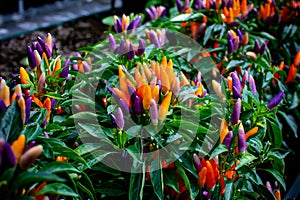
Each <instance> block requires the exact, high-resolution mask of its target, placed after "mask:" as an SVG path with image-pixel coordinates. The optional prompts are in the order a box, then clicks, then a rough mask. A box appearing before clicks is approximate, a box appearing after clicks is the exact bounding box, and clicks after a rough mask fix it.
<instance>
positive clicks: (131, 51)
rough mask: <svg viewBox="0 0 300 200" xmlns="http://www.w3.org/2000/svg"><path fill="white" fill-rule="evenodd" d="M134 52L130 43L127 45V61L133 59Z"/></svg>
mask: <svg viewBox="0 0 300 200" xmlns="http://www.w3.org/2000/svg"><path fill="white" fill-rule="evenodd" d="M134 55H135V51H134V46H133V44H132V43H130V44H129V51H128V52H127V57H128V60H132V59H133V58H134Z"/></svg>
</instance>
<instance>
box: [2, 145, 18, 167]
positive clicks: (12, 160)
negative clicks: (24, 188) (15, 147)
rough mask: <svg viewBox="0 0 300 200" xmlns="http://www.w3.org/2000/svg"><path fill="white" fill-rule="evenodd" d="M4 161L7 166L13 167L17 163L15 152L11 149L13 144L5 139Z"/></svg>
mask: <svg viewBox="0 0 300 200" xmlns="http://www.w3.org/2000/svg"><path fill="white" fill-rule="evenodd" d="M2 156H3V157H2V161H3V163H5V165H6V167H8V168H11V167H13V166H15V164H16V157H15V155H14V152H13V151H12V149H11V146H10V144H9V143H8V142H6V141H5V144H4V147H3V153H2Z"/></svg>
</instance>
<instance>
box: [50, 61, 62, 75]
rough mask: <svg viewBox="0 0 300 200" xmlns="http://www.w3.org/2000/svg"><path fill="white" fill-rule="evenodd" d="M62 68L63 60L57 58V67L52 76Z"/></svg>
mask: <svg viewBox="0 0 300 200" xmlns="http://www.w3.org/2000/svg"><path fill="white" fill-rule="evenodd" d="M60 68H61V60H60V58H57V60H56V62H55V67H54V69H53V72H52V76H54V74H55V72H57V71H58V70H59V69H60ZM57 77H59V75H57Z"/></svg>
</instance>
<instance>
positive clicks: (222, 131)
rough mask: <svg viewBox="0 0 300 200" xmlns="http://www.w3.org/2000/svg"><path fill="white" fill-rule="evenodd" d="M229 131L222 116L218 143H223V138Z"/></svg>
mask: <svg viewBox="0 0 300 200" xmlns="http://www.w3.org/2000/svg"><path fill="white" fill-rule="evenodd" d="M228 132H229V129H228V124H227V122H226V120H225V119H224V118H223V119H222V121H221V125H220V143H221V144H222V143H223V140H224V139H225V137H226V135H227V133H228Z"/></svg>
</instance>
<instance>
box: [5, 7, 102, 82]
mask: <svg viewBox="0 0 300 200" xmlns="http://www.w3.org/2000/svg"><path fill="white" fill-rule="evenodd" d="M107 15H108V14H107V13H104V14H101V15H94V16H90V17H86V18H82V19H78V20H75V21H72V22H67V23H65V24H62V25H60V26H58V27H51V28H47V29H44V30H39V31H35V32H32V33H30V34H26V35H21V36H19V37H17V38H13V39H9V40H5V41H0V49H1V51H0V77H4V78H7V77H9V75H10V74H11V73H18V70H19V67H20V66H22V65H23V64H22V63H24V59H25V58H26V47H27V46H28V45H31V42H33V41H36V38H37V36H41V37H42V38H45V37H46V35H47V33H51V35H52V37H53V39H54V42H55V44H56V46H57V47H58V48H59V53H60V54H61V55H63V56H69V55H72V53H74V52H76V50H77V49H78V48H80V47H85V46H88V45H91V44H95V43H96V42H98V41H99V40H103V39H104V38H105V34H104V31H105V30H107V26H106V25H104V24H103V23H102V22H101V20H102V19H103V18H104V17H105V16H107Z"/></svg>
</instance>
